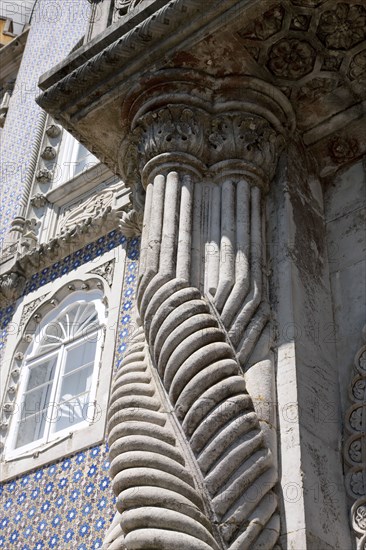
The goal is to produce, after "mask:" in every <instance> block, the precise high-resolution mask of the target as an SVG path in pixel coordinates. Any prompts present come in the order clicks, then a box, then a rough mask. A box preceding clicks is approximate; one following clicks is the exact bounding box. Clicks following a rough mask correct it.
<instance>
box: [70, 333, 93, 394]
mask: <svg viewBox="0 0 366 550" xmlns="http://www.w3.org/2000/svg"><path fill="white" fill-rule="evenodd" d="M89 336H91V335H89ZM96 347H97V340H96V338H95V339H93V338H92V337H90V341H89V337H88V339H87V340H84V341H83V342H80V344H79V345H78V346H74V347H72V348H69V349H68V350H67V351H66V354H67V355H66V363H65V371H64V372H65V374H67V373H69V372H71V371H73V370H75V369H78V368H79V367H82V366H83V365H88V364H89V363H92V364H94V359H95V351H96ZM76 393H80V392H76V391H75V392H74V395H75V394H76Z"/></svg>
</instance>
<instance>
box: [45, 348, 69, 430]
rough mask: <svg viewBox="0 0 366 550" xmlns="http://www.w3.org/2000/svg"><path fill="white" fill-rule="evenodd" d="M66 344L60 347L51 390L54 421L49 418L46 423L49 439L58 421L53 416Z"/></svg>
mask: <svg viewBox="0 0 366 550" xmlns="http://www.w3.org/2000/svg"><path fill="white" fill-rule="evenodd" d="M65 347H66V346H65V345H62V346H61V348H60V351H59V354H58V355H59V357H58V360H57V364H56V368H55V377H54V381H53V386H52V392H51V396H50V404H52V414H51V419H52V421H50V420H48V421H47V424H46V430H47V439H46V440H47V441H48V439H49V437H50V434H51V433H52V424H53V423H54V422H56V420H57V418H56V419H55V420H53V417H54V410H55V407H56V405H57V396H58V394H59V387H58V386H59V381H60V376H61V372H62V370H63V367H64V363H65V357H66V352H65Z"/></svg>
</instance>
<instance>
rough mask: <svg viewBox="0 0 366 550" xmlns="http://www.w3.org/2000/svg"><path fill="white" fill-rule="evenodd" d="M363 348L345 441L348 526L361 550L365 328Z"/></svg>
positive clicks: (365, 503) (364, 529)
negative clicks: (349, 504) (348, 504)
mask: <svg viewBox="0 0 366 550" xmlns="http://www.w3.org/2000/svg"><path fill="white" fill-rule="evenodd" d="M363 342H364V344H363V345H362V346H361V348H360V349H359V350H358V352H357V353H356V356H355V359H354V369H353V370H354V372H353V375H354V376H353V379H352V381H351V385H350V389H349V398H350V401H351V403H352V404H351V406H350V407H349V409H348V411H347V414H346V422H345V427H346V431H347V435H348V437H347V439H346V441H345V444H344V459H345V463H346V465H347V468H348V471H346V488H347V493H348V495H349V497H350V500H351V504H352V507H351V511H350V523H351V526H352V528H353V531H354V533H355V536H356V539H357V541H358V542H357V548H360V549H361V548H363V546H362V545H361V540H363V539H365V537H366V486H365V481H364V480H365V475H366V436H365V433H366V432H365V422H366V343H365V342H366V325H365V327H364V329H363Z"/></svg>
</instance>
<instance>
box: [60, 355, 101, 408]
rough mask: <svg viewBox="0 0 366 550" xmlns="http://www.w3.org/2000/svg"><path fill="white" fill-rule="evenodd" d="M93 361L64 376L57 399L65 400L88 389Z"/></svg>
mask: <svg viewBox="0 0 366 550" xmlns="http://www.w3.org/2000/svg"><path fill="white" fill-rule="evenodd" d="M93 366H94V365H93V363H91V364H90V365H89V366H87V367H83V368H82V369H79V370H77V371H76V372H73V373H71V374H68V375H67V376H65V377H64V379H63V381H62V386H61V394H60V399H59V401H66V400H67V399H70V398H71V397H73V396H74V395H79V393H83V392H84V391H87V390H89V389H90V385H91V379H92V374H93Z"/></svg>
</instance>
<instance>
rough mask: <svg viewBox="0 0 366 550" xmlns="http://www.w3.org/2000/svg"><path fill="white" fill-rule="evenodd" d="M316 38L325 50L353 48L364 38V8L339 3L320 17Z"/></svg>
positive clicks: (365, 29)
mask: <svg viewBox="0 0 366 550" xmlns="http://www.w3.org/2000/svg"><path fill="white" fill-rule="evenodd" d="M317 36H318V38H319V39H320V40H321V42H322V43H323V44H324V45H325V46H326V47H327V48H331V49H334V50H349V49H350V48H353V46H356V44H359V43H360V42H362V40H364V39H365V38H366V9H365V7H364V6H362V5H357V4H356V5H350V4H346V3H343V2H339V3H338V4H336V6H335V8H333V9H331V10H327V11H325V12H324V13H323V14H322V15H321V17H320V20H319V25H318V29H317Z"/></svg>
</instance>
